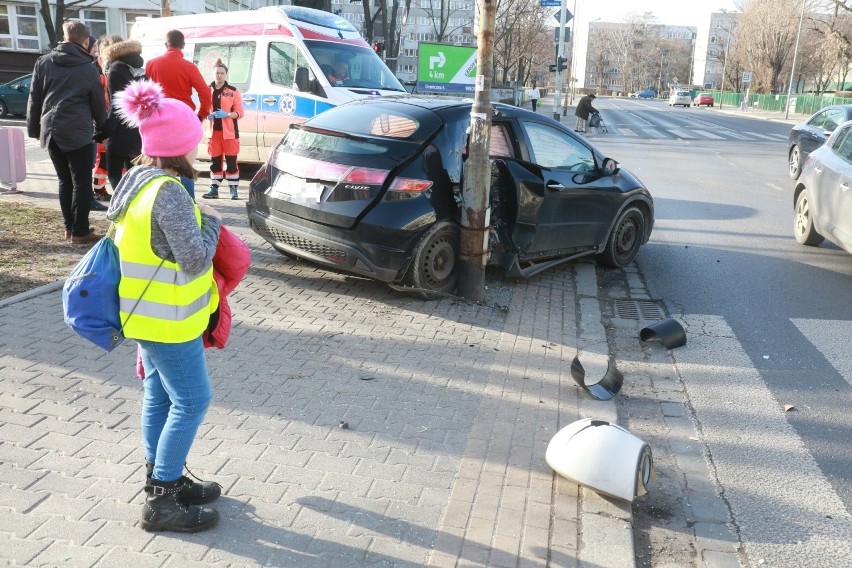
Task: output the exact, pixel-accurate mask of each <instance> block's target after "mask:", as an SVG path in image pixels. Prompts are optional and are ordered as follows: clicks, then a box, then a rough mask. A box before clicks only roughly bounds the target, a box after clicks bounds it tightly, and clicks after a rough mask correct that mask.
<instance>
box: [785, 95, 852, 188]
mask: <svg viewBox="0 0 852 568" xmlns="http://www.w3.org/2000/svg"><path fill="white" fill-rule="evenodd" d="M850 119H852V105H831V106H827V107H825V108H823V109H820V110H819V111H817V112H816V113H814V114H813V116H811V117H810V118H809V119H808V120H806V121H805V122H802V123H800V124H797V125H796V126H794V127H793V129H792V130H790V137H789V139H788V144H787V163H788V164H789V166H790V179H799V175H801V173H802V165H803V164H804V163H805V158H807V157H808V154H810V153H811V152H813V151H814V150H816V149H817V148H819V147H820V146H822V145H823V144H824V143H825V141H826V140H827V139H828V137H829V136H831V133H832V132H834V129H835V128H837V125H838V124H840V123H841V122H846V121H847V120H850Z"/></svg>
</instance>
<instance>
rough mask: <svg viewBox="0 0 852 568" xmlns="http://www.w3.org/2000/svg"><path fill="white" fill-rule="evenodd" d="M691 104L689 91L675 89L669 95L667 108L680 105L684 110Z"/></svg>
mask: <svg viewBox="0 0 852 568" xmlns="http://www.w3.org/2000/svg"><path fill="white" fill-rule="evenodd" d="M691 104H692V95H690V94H689V91H687V90H684V89H677V90H675V91H672V94H671V95H669V106H678V105H682V106H685V107H686V108H689V106H690V105H691Z"/></svg>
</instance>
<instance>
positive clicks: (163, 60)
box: [145, 30, 212, 197]
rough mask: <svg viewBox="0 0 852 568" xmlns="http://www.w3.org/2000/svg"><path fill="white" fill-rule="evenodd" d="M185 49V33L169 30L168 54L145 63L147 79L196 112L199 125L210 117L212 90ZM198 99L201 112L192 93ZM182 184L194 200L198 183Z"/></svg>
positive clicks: (193, 180) (167, 34)
mask: <svg viewBox="0 0 852 568" xmlns="http://www.w3.org/2000/svg"><path fill="white" fill-rule="evenodd" d="M185 45H186V40H185V39H184V36H183V32H181V31H180V30H170V31H169V32H167V33H166V52H165V53H164V54H163V55H160V56H159V57H154V58H153V59H151V60H150V61H148V62H146V63H145V75H146V76H147V77H148V78H149V79H151V80H152V81H156V82H157V83H159V84H160V85H162V86H163V92H164V93H165V95H166V96H167V97H169V98H172V99H177V100H179V101H182V102H183V103H185V104H186V105H187V106H188V107H189V108H191V109H192V110H193V111H195V112H196V114H197V116H198V120H199V122H203V121H204V119H206V118H207V116H208V115H209V114H210V109H211V108H212V102H211V99H210V88H209V87H208V86H207V82H206V81H205V80H204V77H202V76H201V71H199V70H198V67H196V66H195V64H194V63H192V62H191V61H187V60H186V59H184V57H183V48H184V46H185ZM193 91H195V93H196V94H197V95H198V109H196V108H195V103H194V102H193V101H192V92H193ZM181 182H182V183H183V184H184V186H185V187H186V190H187V191H188V192H189V194H190V195H191V196H193V197H195V179H194V178H182V179H181Z"/></svg>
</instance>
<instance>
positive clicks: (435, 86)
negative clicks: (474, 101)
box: [417, 42, 477, 93]
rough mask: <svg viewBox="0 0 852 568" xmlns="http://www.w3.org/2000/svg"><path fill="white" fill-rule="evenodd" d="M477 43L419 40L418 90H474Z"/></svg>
mask: <svg viewBox="0 0 852 568" xmlns="http://www.w3.org/2000/svg"><path fill="white" fill-rule="evenodd" d="M476 52H477V49H476V48H475V47H466V46H459V45H441V44H439V43H422V42H421V43H420V48H419V52H418V55H419V57H418V64H417V90H418V91H419V92H421V93H422V92H436V93H473V92H474V90H475V87H476Z"/></svg>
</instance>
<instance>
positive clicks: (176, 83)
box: [145, 47, 213, 120]
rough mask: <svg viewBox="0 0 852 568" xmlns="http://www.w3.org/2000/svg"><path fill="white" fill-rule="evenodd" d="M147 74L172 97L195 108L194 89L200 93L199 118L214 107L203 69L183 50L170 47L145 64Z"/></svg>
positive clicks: (205, 116) (203, 116)
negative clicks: (202, 74)
mask: <svg viewBox="0 0 852 568" xmlns="http://www.w3.org/2000/svg"><path fill="white" fill-rule="evenodd" d="M145 75H146V76H147V77H148V78H149V79H151V80H152V81H156V82H157V83H159V84H160V85H162V86H163V92H164V93H166V96H167V97H169V98H172V99H177V100H179V101H183V102H185V103H186V104H187V105H188V106H189V108H191V109H193V110H195V103H194V102H192V91H193V89H194V90H195V92H196V93H197V94H198V101H199V108H198V119H199V120H204V119H206V118H207V115H209V114H210V110H211V109H212V108H213V101H212V99H211V98H210V87H208V86H207V83H206V82H205V81H204V78H203V77H202V76H201V71H199V70H198V67H196V66H195V64H194V63H192V62H191V61H187V60H186V59H184V58H183V52H182V51H181V50H180V49H178V48H176V47H170V48H169V49H168V50H166V52H165V53H164V54H163V55H161V56H159V57H155V58H154V59H151V60H150V61H148V62H147V63H146V64H145Z"/></svg>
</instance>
